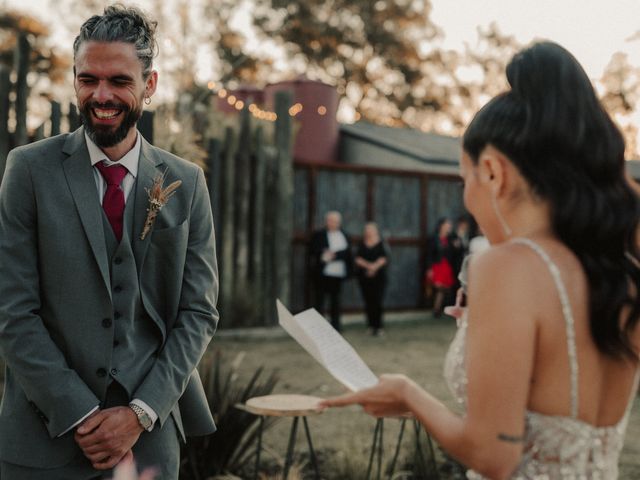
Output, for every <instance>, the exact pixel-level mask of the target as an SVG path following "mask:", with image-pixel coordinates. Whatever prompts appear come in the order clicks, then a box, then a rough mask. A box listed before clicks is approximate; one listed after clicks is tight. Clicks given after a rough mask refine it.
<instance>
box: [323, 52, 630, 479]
mask: <svg viewBox="0 0 640 480" xmlns="http://www.w3.org/2000/svg"><path fill="white" fill-rule="evenodd" d="M507 79H508V80H509V84H510V86H511V89H510V90H508V91H506V92H504V93H502V94H500V95H498V96H497V97H495V98H494V99H493V100H491V101H490V102H489V103H488V104H487V105H485V106H484V107H483V108H482V109H481V110H480V111H479V112H478V113H477V114H476V116H475V117H474V119H473V120H472V122H471V124H470V125H469V127H468V128H467V131H466V133H465V135H464V138H463V155H462V159H461V166H460V175H461V177H462V179H463V180H464V182H465V192H464V200H465V205H466V206H467V209H468V210H469V211H470V212H471V213H472V214H473V216H474V217H475V219H476V221H477V222H478V224H479V225H480V227H481V228H482V230H483V232H485V234H486V236H487V237H488V239H489V240H490V242H491V243H492V245H493V247H492V248H491V249H489V250H488V251H486V252H485V253H483V254H482V255H480V256H478V257H477V258H473V259H472V261H471V265H470V267H469V277H468V278H469V284H468V286H467V291H468V300H467V302H468V308H467V309H460V308H459V309H457V310H458V311H464V313H463V314H462V317H461V318H460V319H459V320H460V326H459V330H458V333H457V335H456V338H455V339H454V342H453V343H452V345H451V348H450V351H449V354H448V355H447V360H446V364H445V378H446V380H447V382H448V383H449V386H450V388H451V389H452V392H453V394H454V396H455V397H456V399H457V400H458V401H459V402H460V403H461V404H462V405H463V406H464V408H465V410H466V412H465V415H464V416H458V415H456V414H454V413H453V412H451V411H450V410H449V409H448V408H447V407H445V406H444V405H442V404H441V403H440V402H438V401H437V400H436V399H435V398H434V397H432V396H431V395H429V394H428V393H427V392H425V391H424V390H423V389H422V388H420V387H419V386H418V385H417V384H415V383H414V382H413V381H411V380H410V379H408V378H406V377H405V376H402V375H384V376H382V377H381V378H380V382H379V384H378V385H376V386H375V387H373V388H371V389H367V390H363V391H360V392H356V393H353V394H349V395H345V396H343V397H338V398H335V399H330V400H327V401H325V405H326V406H338V405H347V404H352V403H359V404H361V405H363V406H364V408H365V410H366V411H367V412H369V413H371V414H373V415H377V416H387V415H396V414H400V413H404V412H411V413H412V414H413V415H415V416H416V418H417V419H418V420H420V422H421V423H422V424H423V425H424V427H425V428H426V429H427V430H428V431H429V432H430V433H431V434H432V435H433V436H434V437H435V438H436V439H437V440H438V442H439V443H440V444H441V445H442V446H443V447H444V448H445V449H446V450H448V451H449V453H450V454H452V455H453V456H454V457H457V458H458V459H459V460H460V461H461V462H462V463H464V464H465V465H467V466H468V467H469V468H470V470H469V471H468V473H467V477H468V478H473V479H481V478H497V479H502V478H513V479H533V478H545V479H550V480H552V479H577V478H585V479H606V480H608V479H615V478H617V476H618V457H619V454H620V451H621V449H622V446H623V443H624V433H625V429H626V424H627V419H628V416H629V412H630V409H631V404H632V401H633V398H634V397H635V392H636V391H637V388H638V376H639V375H638V371H639V368H638V363H639V358H638V355H639V352H640V327H639V325H638V324H639V323H640V322H639V320H640V298H639V295H640V294H639V292H640V251H639V244H638V238H639V231H640V228H639V222H640V200H639V197H638V192H637V191H634V189H633V188H632V186H631V185H630V182H629V180H628V177H627V176H626V175H625V161H624V141H623V139H622V136H621V134H620V132H619V130H618V129H617V128H616V127H615V125H614V124H613V122H612V120H611V118H610V117H609V116H608V115H607V113H606V112H605V111H604V109H603V107H602V106H601V104H600V102H599V101H598V99H597V97H596V94H595V92H594V89H593V87H592V85H591V83H590V81H589V79H588V77H587V75H586V74H585V72H584V71H583V69H582V67H581V66H580V65H579V64H578V62H577V61H576V60H575V58H574V57H573V56H572V55H571V54H570V53H569V52H567V51H566V50H565V49H563V48H562V47H560V46H559V45H556V44H553V43H548V42H543V43H536V44H534V45H533V46H531V47H529V48H527V49H525V50H523V51H522V52H520V53H519V54H517V55H516V56H515V57H514V58H513V60H512V61H511V62H510V64H509V66H508V67H507Z"/></svg>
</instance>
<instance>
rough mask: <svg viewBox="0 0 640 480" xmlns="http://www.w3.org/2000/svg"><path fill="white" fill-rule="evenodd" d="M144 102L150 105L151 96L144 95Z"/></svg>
mask: <svg viewBox="0 0 640 480" xmlns="http://www.w3.org/2000/svg"><path fill="white" fill-rule="evenodd" d="M144 104H145V105H151V97H144Z"/></svg>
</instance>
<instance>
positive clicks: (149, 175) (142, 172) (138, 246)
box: [132, 138, 163, 275]
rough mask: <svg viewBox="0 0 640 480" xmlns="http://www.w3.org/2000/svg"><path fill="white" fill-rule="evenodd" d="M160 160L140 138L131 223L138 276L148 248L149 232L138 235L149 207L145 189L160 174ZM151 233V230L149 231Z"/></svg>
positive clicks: (149, 186) (140, 232)
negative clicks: (144, 234) (140, 144)
mask: <svg viewBox="0 0 640 480" xmlns="http://www.w3.org/2000/svg"><path fill="white" fill-rule="evenodd" d="M162 163H163V162H162V159H161V158H160V157H159V156H158V155H157V154H156V153H155V152H154V151H153V149H152V148H151V145H150V144H149V143H148V142H147V141H146V140H145V139H144V138H142V147H141V149H140V161H139V163H138V177H137V179H136V187H135V188H136V196H135V202H136V203H135V210H134V223H133V238H132V242H133V255H134V257H135V259H136V265H137V267H138V275H140V272H142V265H143V264H144V258H145V256H146V253H147V248H148V247H149V241H150V238H151V232H149V234H148V235H147V236H146V237H145V238H144V240H142V239H141V238H140V235H141V234H142V229H143V228H144V224H145V221H146V219H147V207H148V206H149V196H148V194H147V189H149V188H151V185H152V184H153V181H154V179H155V178H156V176H157V175H159V174H162V169H161V168H159V167H160V166H161V165H162ZM151 231H153V228H152V229H151Z"/></svg>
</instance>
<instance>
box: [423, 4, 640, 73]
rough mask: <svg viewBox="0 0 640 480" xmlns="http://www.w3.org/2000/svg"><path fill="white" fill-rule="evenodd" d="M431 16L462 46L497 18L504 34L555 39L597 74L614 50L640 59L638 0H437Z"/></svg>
mask: <svg viewBox="0 0 640 480" xmlns="http://www.w3.org/2000/svg"><path fill="white" fill-rule="evenodd" d="M432 5H433V11H432V17H431V18H432V20H433V21H434V23H436V25H439V26H440V27H441V28H442V29H443V30H444V34H445V45H447V46H449V47H451V48H453V49H456V50H458V49H462V48H463V45H464V43H465V42H468V43H469V44H470V45H471V46H473V44H474V43H475V41H476V39H477V35H476V29H477V27H478V25H480V26H483V27H485V26H487V25H489V24H490V23H491V22H492V21H495V22H496V23H497V24H498V26H499V27H500V30H501V32H502V33H504V34H510V35H514V36H515V37H516V39H517V40H518V41H519V42H520V43H522V44H527V43H529V42H531V41H533V40H535V39H547V40H552V41H555V42H557V43H559V44H561V45H562V46H564V47H565V48H567V49H568V50H569V51H570V52H571V53H573V55H574V56H575V57H576V58H577V59H578V61H579V62H580V63H581V64H582V65H583V66H584V67H585V70H586V71H587V73H588V74H589V76H590V77H591V78H592V79H597V78H599V77H601V76H602V73H603V71H604V68H605V67H606V65H607V63H608V62H609V59H610V58H611V55H612V54H613V53H614V52H616V51H623V52H626V53H628V54H629V60H630V62H631V63H632V64H634V65H640V40H636V41H627V39H628V38H629V37H631V36H633V35H634V34H635V33H636V32H637V31H640V1H638V0H432Z"/></svg>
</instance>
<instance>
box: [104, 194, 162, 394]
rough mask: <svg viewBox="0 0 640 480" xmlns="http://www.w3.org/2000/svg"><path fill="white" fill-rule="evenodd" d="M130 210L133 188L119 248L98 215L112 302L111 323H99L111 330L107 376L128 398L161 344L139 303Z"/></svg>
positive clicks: (108, 228)
mask: <svg viewBox="0 0 640 480" xmlns="http://www.w3.org/2000/svg"><path fill="white" fill-rule="evenodd" d="M134 207H135V188H134V189H133V190H132V191H131V193H130V194H129V198H128V199H127V203H126V206H125V211H124V225H123V229H122V240H121V241H120V243H119V244H118V242H117V240H116V237H115V234H114V233H113V229H112V228H111V225H110V224H109V221H108V220H107V217H106V215H105V214H104V212H103V215H102V219H103V222H102V223H103V226H104V232H105V239H106V245H107V255H108V256H109V275H110V280H111V297H112V302H113V315H112V318H111V320H110V321H109V320H108V319H105V320H103V327H105V328H113V350H112V356H111V365H110V367H109V372H107V373H108V374H109V375H110V376H111V378H113V380H115V381H117V382H118V383H119V384H120V385H122V386H123V387H124V388H125V390H126V391H127V392H128V393H129V396H130V397H131V396H132V395H133V394H134V392H135V390H136V389H137V388H138V386H139V385H140V383H141V382H142V380H143V379H144V377H145V376H146V375H147V373H148V372H149V370H150V369H151V367H152V366H153V362H154V360H155V357H156V355H157V352H158V350H159V349H160V347H161V342H162V338H161V337H160V334H159V332H158V329H157V328H155V326H154V325H153V321H152V320H151V319H150V318H149V317H148V315H147V314H146V313H145V311H144V308H143V307H142V302H141V300H140V284H139V281H138V269H137V266H136V261H135V257H134V255H133V248H132V238H134V237H135V235H139V234H140V233H139V232H134V227H133V218H134V209H135V208H134Z"/></svg>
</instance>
